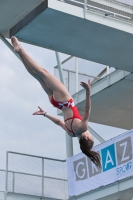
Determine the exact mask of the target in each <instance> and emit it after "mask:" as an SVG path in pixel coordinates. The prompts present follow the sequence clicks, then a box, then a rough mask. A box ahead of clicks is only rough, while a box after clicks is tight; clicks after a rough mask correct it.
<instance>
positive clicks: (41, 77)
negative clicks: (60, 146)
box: [11, 36, 101, 167]
mask: <svg viewBox="0 0 133 200" xmlns="http://www.w3.org/2000/svg"><path fill="white" fill-rule="evenodd" d="M11 42H12V45H13V47H14V51H15V52H17V53H18V54H19V55H20V57H21V59H22V62H23V64H24V66H25V68H26V69H27V71H28V72H29V73H30V74H31V75H32V76H33V77H34V78H35V79H37V80H38V81H39V82H40V84H41V86H42V88H43V89H44V91H45V92H46V93H47V95H48V98H49V101H50V103H51V104H52V105H53V106H55V107H57V108H59V109H61V110H62V111H63V116H64V122H63V121H61V120H60V119H57V118H55V117H53V116H51V115H49V114H48V113H47V112H45V111H44V110H42V109H41V108H40V107H38V108H39V111H37V112H35V113H33V115H43V116H45V117H47V118H48V119H50V120H51V121H53V122H54V123H55V124H57V125H59V126H61V127H62V128H63V129H64V130H65V131H66V132H67V133H68V134H69V135H70V136H71V137H79V138H80V139H79V144H80V148H81V150H82V152H83V153H84V154H85V155H86V156H88V157H89V158H90V159H91V161H92V162H94V163H95V164H96V165H97V166H98V167H100V166H101V164H100V156H99V154H98V153H97V152H95V151H92V150H91V149H92V147H93V144H94V140H93V137H92V135H91V134H90V132H89V131H88V118H89V116H90V108H91V101H90V80H89V81H88V83H85V82H81V83H80V85H81V86H82V87H83V88H84V89H85V90H86V107H85V111H84V114H83V116H82V117H81V116H80V114H79V112H78V109H77V107H76V106H75V105H74V101H73V99H72V97H71V95H70V94H69V92H68V91H67V89H66V87H65V86H64V85H63V84H62V83H61V82H60V81H59V80H58V79H57V78H56V77H54V76H53V75H51V74H50V73H49V72H48V71H47V70H46V69H44V68H42V67H40V66H39V65H38V64H37V63H36V62H35V61H34V60H33V59H32V58H31V57H30V56H29V55H28V54H27V53H26V52H25V50H24V49H23V48H22V46H21V44H20V43H19V42H18V39H17V38H16V37H14V36H12V38H11Z"/></svg>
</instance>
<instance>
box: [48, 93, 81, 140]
mask: <svg viewBox="0 0 133 200" xmlns="http://www.w3.org/2000/svg"><path fill="white" fill-rule="evenodd" d="M51 104H52V105H53V106H54V107H56V108H59V109H60V110H63V109H65V108H71V109H72V111H73V117H70V118H68V119H66V120H65V121H64V122H66V121H67V120H70V119H72V121H71V130H70V129H69V128H67V126H66V125H65V127H66V129H67V130H68V131H69V132H70V133H72V134H73V137H76V135H75V133H74V132H73V130H72V123H73V120H74V119H75V118H78V119H80V120H81V119H82V117H81V116H80V114H79V112H78V109H77V107H76V106H75V104H74V101H73V99H72V98H71V99H70V100H69V101H66V102H57V101H55V100H54V98H53V96H52V99H51Z"/></svg>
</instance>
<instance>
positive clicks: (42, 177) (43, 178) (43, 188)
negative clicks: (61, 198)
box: [42, 158, 44, 200]
mask: <svg viewBox="0 0 133 200" xmlns="http://www.w3.org/2000/svg"><path fill="white" fill-rule="evenodd" d="M43 198H44V158H42V200H43Z"/></svg>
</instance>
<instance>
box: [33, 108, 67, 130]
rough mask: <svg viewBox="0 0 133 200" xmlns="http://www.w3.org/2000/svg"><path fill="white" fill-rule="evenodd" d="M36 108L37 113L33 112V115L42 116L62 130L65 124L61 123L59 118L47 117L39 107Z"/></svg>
mask: <svg viewBox="0 0 133 200" xmlns="http://www.w3.org/2000/svg"><path fill="white" fill-rule="evenodd" d="M38 108H39V111H36V112H34V113H33V115H43V116H45V117H47V118H48V119H50V120H51V121H52V122H54V123H55V124H56V125H59V126H61V127H62V128H63V129H64V126H65V124H64V122H63V121H61V120H60V119H59V118H56V117H53V116H51V115H49V114H48V113H47V112H45V111H44V110H43V109H42V108H40V107H39V106H38Z"/></svg>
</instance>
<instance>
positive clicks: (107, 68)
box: [106, 66, 109, 75]
mask: <svg viewBox="0 0 133 200" xmlns="http://www.w3.org/2000/svg"><path fill="white" fill-rule="evenodd" d="M106 70H107V75H108V74H109V66H107V67H106Z"/></svg>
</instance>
